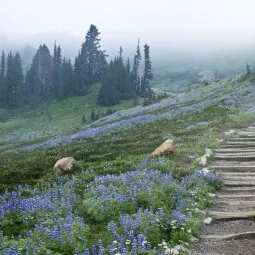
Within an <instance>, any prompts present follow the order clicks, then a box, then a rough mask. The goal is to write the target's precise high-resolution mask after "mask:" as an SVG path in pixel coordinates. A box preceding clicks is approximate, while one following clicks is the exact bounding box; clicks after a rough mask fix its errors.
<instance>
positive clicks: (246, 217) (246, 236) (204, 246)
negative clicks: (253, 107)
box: [189, 123, 255, 255]
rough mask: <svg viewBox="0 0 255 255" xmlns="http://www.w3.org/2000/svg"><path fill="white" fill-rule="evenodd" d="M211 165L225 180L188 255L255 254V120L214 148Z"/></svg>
mask: <svg viewBox="0 0 255 255" xmlns="http://www.w3.org/2000/svg"><path fill="white" fill-rule="evenodd" d="M212 167H214V168H215V169H218V170H219V171H220V173H221V176H222V179H223V181H224V184H225V185H224V188H222V189H221V190H220V191H219V192H218V193H217V194H216V197H215V198H214V203H213V206H212V207H211V208H210V209H209V211H208V214H209V216H211V217H212V218H213V221H212V223H211V225H208V226H207V227H206V228H205V230H204V232H203V233H202V234H201V236H200V240H199V241H198V242H197V243H196V244H195V245H194V247H193V249H192V250H191V251H190V252H189V255H243V254H244V255H255V123H254V124H253V126H250V127H248V128H245V129H242V130H237V131H236V133H234V134H233V135H232V136H231V137H230V138H229V139H228V140H227V141H226V142H225V143H224V144H222V146H221V147H220V148H219V149H218V150H216V152H215V156H214V159H213V162H212Z"/></svg>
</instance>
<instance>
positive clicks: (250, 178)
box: [221, 175, 255, 182]
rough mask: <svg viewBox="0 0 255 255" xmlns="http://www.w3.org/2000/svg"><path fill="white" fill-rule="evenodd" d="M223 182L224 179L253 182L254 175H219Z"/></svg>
mask: <svg viewBox="0 0 255 255" xmlns="http://www.w3.org/2000/svg"><path fill="white" fill-rule="evenodd" d="M221 178H222V180H223V182H224V181H240V182H242V181H251V182H255V176H254V175H253V176H251V175H250V176H248V175H246V176H245V175H233V176H229V175H222V176H221Z"/></svg>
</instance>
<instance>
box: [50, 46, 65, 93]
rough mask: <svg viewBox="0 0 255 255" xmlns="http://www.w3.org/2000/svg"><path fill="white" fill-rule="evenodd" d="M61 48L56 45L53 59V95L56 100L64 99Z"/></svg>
mask: <svg viewBox="0 0 255 255" xmlns="http://www.w3.org/2000/svg"><path fill="white" fill-rule="evenodd" d="M61 64H62V56H61V48H60V45H59V46H58V47H57V45H56V42H55V44H54V51H53V58H52V90H53V91H52V93H53V95H54V97H55V98H60V97H62V93H63V91H62V79H61Z"/></svg>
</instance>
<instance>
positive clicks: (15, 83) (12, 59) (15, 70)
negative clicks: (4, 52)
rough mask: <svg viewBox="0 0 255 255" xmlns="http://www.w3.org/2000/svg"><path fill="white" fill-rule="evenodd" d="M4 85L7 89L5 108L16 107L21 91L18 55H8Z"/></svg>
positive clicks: (20, 69)
mask: <svg viewBox="0 0 255 255" xmlns="http://www.w3.org/2000/svg"><path fill="white" fill-rule="evenodd" d="M5 84H6V89H7V95H6V105H7V107H8V108H16V107H18V106H19V104H20V101H21V91H22V89H23V71H22V64H21V57H20V54H19V53H16V54H15V56H13V55H12V53H11V52H10V53H9V55H8V58H7V70H6V79H5Z"/></svg>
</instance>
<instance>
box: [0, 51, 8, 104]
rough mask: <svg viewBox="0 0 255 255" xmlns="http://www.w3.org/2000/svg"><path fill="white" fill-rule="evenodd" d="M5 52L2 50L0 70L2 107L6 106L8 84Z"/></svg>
mask: <svg viewBox="0 0 255 255" xmlns="http://www.w3.org/2000/svg"><path fill="white" fill-rule="evenodd" d="M4 78H5V54H4V51H2V56H1V70H0V107H5V106H6V93H7V91H6V86H5V79H4Z"/></svg>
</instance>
